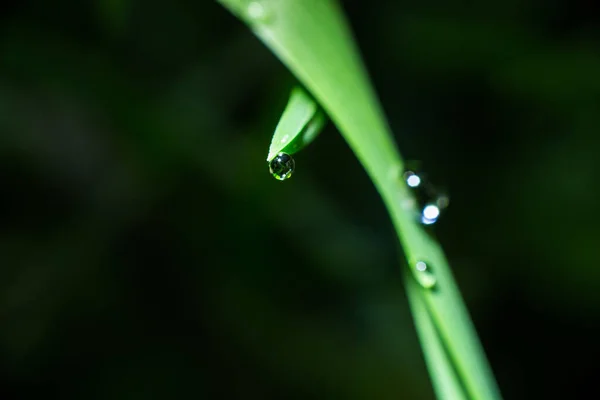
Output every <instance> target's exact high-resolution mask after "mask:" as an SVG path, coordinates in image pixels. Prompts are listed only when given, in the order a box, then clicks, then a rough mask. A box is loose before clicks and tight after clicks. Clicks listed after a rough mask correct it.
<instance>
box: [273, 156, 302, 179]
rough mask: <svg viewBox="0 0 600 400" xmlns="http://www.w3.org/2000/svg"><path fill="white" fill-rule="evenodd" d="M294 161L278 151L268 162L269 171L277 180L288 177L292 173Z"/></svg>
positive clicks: (294, 166)
mask: <svg viewBox="0 0 600 400" xmlns="http://www.w3.org/2000/svg"><path fill="white" fill-rule="evenodd" d="M295 168H296V162H295V161H294V159H293V158H292V156H290V155H289V154H286V153H279V154H277V156H276V157H275V158H274V159H272V160H271V162H269V172H270V173H271V175H273V177H274V178H275V179H277V180H278V181H285V180H286V179H289V178H290V177H291V176H292V174H293V173H294V169H295Z"/></svg>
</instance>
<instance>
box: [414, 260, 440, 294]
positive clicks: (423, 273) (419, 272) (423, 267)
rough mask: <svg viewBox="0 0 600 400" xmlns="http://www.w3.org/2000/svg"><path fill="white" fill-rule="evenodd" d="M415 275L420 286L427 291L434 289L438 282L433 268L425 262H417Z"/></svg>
mask: <svg viewBox="0 0 600 400" xmlns="http://www.w3.org/2000/svg"><path fill="white" fill-rule="evenodd" d="M413 275H414V277H415V279H416V280H417V282H418V283H419V285H421V286H422V287H423V288H425V289H431V288H433V287H434V286H435V284H436V282H437V279H436V277H435V275H434V274H433V272H432V270H431V267H430V266H429V265H428V264H427V263H426V262H425V261H417V262H416V263H415V266H414V270H413Z"/></svg>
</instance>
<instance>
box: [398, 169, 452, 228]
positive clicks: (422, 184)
mask: <svg viewBox="0 0 600 400" xmlns="http://www.w3.org/2000/svg"><path fill="white" fill-rule="evenodd" d="M409 164H415V162H409ZM402 179H403V180H404V182H405V183H406V185H407V186H408V187H409V189H411V190H410V192H411V194H412V197H414V199H415V200H414V201H413V203H412V204H413V205H412V206H411V207H409V206H408V204H409V203H408V202H405V203H406V204H407V206H406V207H404V208H405V209H410V211H412V212H413V213H414V214H415V217H416V219H417V221H419V222H420V223H422V224H424V225H432V224H435V223H436V222H437V221H438V219H439V218H440V216H441V214H442V211H443V210H444V209H445V208H446V207H448V204H449V198H448V196H447V195H445V194H440V193H439V191H438V190H437V189H436V188H435V187H434V186H433V185H432V184H431V182H430V181H429V180H428V179H427V176H426V175H425V174H424V173H423V172H420V171H417V170H416V169H414V168H411V169H406V170H404V173H403V174H402ZM403 205H404V204H403Z"/></svg>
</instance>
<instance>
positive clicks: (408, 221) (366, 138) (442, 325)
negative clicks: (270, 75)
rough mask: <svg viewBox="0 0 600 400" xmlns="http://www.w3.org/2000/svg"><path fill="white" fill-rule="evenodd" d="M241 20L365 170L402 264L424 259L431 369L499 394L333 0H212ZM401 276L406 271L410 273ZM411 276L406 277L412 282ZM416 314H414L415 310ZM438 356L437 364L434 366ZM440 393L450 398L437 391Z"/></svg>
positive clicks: (473, 392)
mask: <svg viewBox="0 0 600 400" xmlns="http://www.w3.org/2000/svg"><path fill="white" fill-rule="evenodd" d="M219 1H220V2H221V3H222V4H223V5H225V6H226V7H227V8H229V9H230V10H231V11H232V12H233V13H234V14H235V15H237V16H238V17H239V18H241V19H242V20H244V21H246V22H247V23H248V25H249V26H250V27H251V29H252V30H253V31H254V33H255V34H256V35H257V36H258V37H259V38H260V39H261V40H262V41H263V42H264V43H265V44H266V45H267V46H268V47H269V48H270V49H271V50H272V51H273V52H274V53H275V54H276V55H277V56H278V57H279V58H280V59H281V60H282V61H283V63H284V64H285V65H286V66H287V67H288V68H289V69H290V71H291V72H292V73H293V74H294V75H296V77H297V78H298V79H299V80H300V82H301V83H302V84H303V85H304V87H305V88H306V89H307V90H308V91H309V92H310V94H311V95H312V96H313V97H314V98H315V99H316V100H317V101H318V102H319V104H320V105H321V107H323V109H324V110H325V112H326V113H327V115H328V116H329V117H330V118H331V120H332V121H333V122H334V123H335V125H336V126H337V128H338V129H339V131H340V133H341V134H342V135H343V136H344V138H345V140H346V142H347V143H348V144H349V146H350V147H351V148H352V150H353V151H354V153H355V154H356V156H357V158H358V159H359V161H360V162H361V163H362V165H363V167H364V168H365V170H366V171H367V173H368V175H369V176H370V178H371V180H372V181H373V183H374V185H375V187H376V189H377V190H378V192H379V194H380V195H381V197H382V199H383V202H384V203H385V205H386V207H387V209H388V212H389V214H390V217H391V219H392V223H393V225H394V228H395V229H396V232H397V234H398V238H399V240H400V244H401V245H402V248H403V250H404V254H405V256H406V260H407V262H408V265H409V268H416V265H417V262H418V261H425V262H426V263H427V265H429V266H431V271H432V272H431V273H433V274H434V275H435V286H433V288H431V287H429V288H427V287H423V286H419V287H415V288H414V289H415V290H416V291H417V293H418V294H419V300H420V301H422V304H423V305H424V307H426V308H427V312H428V315H429V318H430V320H431V323H432V324H433V325H434V326H435V331H431V330H426V332H427V333H426V334H427V337H425V339H427V338H429V337H430V336H433V334H434V333H433V332H435V335H436V337H437V338H438V339H437V341H431V340H423V338H424V336H423V335H424V333H423V332H425V330H423V329H419V330H418V333H419V335H421V339H422V340H421V342H422V344H423V346H424V351H425V353H426V354H438V352H437V351H436V350H435V349H434V348H433V347H434V346H435V345H438V344H443V345H444V348H445V349H446V350H447V354H448V357H446V358H445V359H442V358H441V357H432V358H431V360H432V361H431V362H428V367H429V371H430V374H431V375H432V376H434V377H435V376H437V374H438V373H439V370H441V368H444V369H446V366H442V365H441V362H442V360H446V361H443V362H445V363H448V362H451V363H452V367H453V370H454V371H456V376H457V379H459V380H460V382H461V386H462V387H463V388H464V391H465V392H466V397H467V398H469V399H499V398H500V393H499V391H498V388H497V386H496V382H495V380H494V377H493V375H492V373H491V370H490V368H489V365H488V363H487V360H486V357H485V354H484V352H483V349H482V347H481V344H480V342H479V339H478V337H477V334H476V332H475V329H474V327H473V325H472V322H471V320H470V318H469V315H468V312H467V310H466V307H465V305H464V303H463V301H462V298H461V296H460V291H459V290H458V287H457V286H456V283H455V281H454V278H453V276H452V272H451V271H450V267H449V265H448V262H447V260H446V257H445V256H444V253H443V251H442V249H441V247H440V245H439V244H438V243H437V242H436V241H435V240H434V239H433V238H432V237H431V236H430V235H429V234H428V233H427V232H425V230H424V229H423V227H422V226H421V225H420V224H419V222H418V221H417V220H416V219H415V218H414V215H413V214H412V211H410V210H409V207H407V206H406V205H407V204H409V203H411V202H412V201H414V199H413V196H412V194H411V192H410V190H409V188H408V187H407V186H406V185H405V183H404V182H403V181H402V180H401V179H400V176H401V174H402V168H403V160H402V158H401V157H400V153H399V152H398V149H397V147H396V144H395V143H394V141H393V136H392V134H391V132H390V129H389V126H388V125H387V123H386V120H385V118H384V115H383V112H382V109H381V106H380V104H379V101H378V100H377V97H376V95H375V93H374V91H373V89H372V86H371V85H370V83H369V80H368V78H367V74H366V71H365V68H364V67H363V65H362V62H361V60H360V57H359V55H358V51H357V49H356V48H355V45H354V41H353V40H352V36H351V34H350V31H349V29H348V26H347V24H346V21H345V20H344V17H343V13H342V11H341V9H340V7H339V5H338V3H337V2H335V1H333V0H301V1H291V0H261V1H247V0H219ZM408 276H411V275H410V274H409V275H408ZM412 279H413V278H408V279H405V284H406V286H407V290H412V288H411V286H409V285H413V284H414V283H415V281H413V280H412ZM415 318H418V316H415ZM438 363H440V368H437V367H438ZM438 395H440V396H441V397H440V398H449V397H446V396H445V395H444V394H439V393H438Z"/></svg>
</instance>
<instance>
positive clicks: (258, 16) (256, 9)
mask: <svg viewBox="0 0 600 400" xmlns="http://www.w3.org/2000/svg"><path fill="white" fill-rule="evenodd" d="M246 15H247V16H248V18H249V19H250V20H251V21H253V22H267V21H268V20H269V18H270V13H269V8H268V7H267V6H266V5H264V4H263V3H261V2H260V1H251V2H250V3H249V4H248V7H246Z"/></svg>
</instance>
